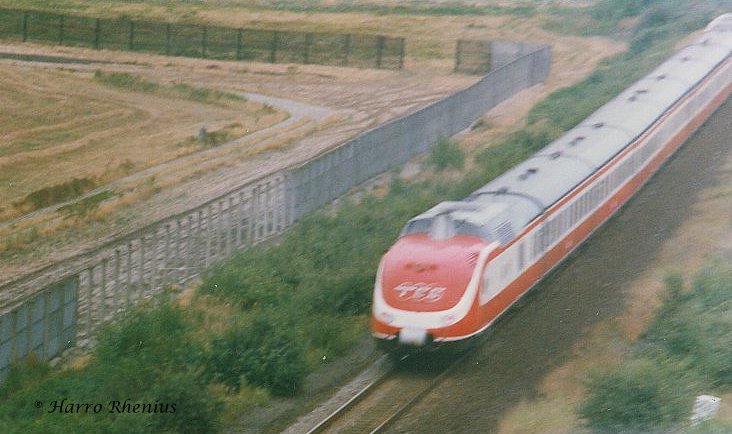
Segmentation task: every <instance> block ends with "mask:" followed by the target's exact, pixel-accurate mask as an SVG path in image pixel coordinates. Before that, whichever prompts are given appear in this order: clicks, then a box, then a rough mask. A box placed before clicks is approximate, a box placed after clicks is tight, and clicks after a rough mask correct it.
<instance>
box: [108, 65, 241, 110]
mask: <svg viewBox="0 0 732 434" xmlns="http://www.w3.org/2000/svg"><path fill="white" fill-rule="evenodd" d="M94 80H96V81H97V82H98V83H101V84H104V85H106V86H110V87H115V88H118V89H124V90H129V91H133V92H147V93H161V92H162V93H164V92H165V91H167V92H171V91H172V92H174V93H175V94H176V96H182V97H184V98H187V99H190V100H192V101H196V102H202V103H218V102H221V101H244V100H245V98H244V97H242V96H240V95H237V94H234V93H230V92H222V91H220V90H215V89H207V88H204V87H195V86H191V85H189V84H186V83H174V84H172V85H170V86H161V85H160V84H158V83H155V82H154V81H149V80H145V79H144V78H142V77H140V76H137V75H133V74H130V73H127V72H104V71H100V70H97V71H96V72H95V73H94Z"/></svg>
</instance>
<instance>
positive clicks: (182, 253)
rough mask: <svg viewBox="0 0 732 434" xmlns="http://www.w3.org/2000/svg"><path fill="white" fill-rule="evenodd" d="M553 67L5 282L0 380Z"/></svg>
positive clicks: (537, 56)
mask: <svg viewBox="0 0 732 434" xmlns="http://www.w3.org/2000/svg"><path fill="white" fill-rule="evenodd" d="M138 30H140V29H138ZM382 61H384V62H389V61H391V62H395V61H396V60H395V59H394V58H392V59H390V58H388V57H385V58H383V59H382ZM550 64H551V49H550V48H549V47H547V46H544V47H539V48H537V49H535V50H534V51H531V52H530V53H529V54H527V55H525V56H522V57H520V58H518V59H514V60H513V61H512V62H510V63H508V64H506V65H504V66H503V67H501V68H498V69H497V70H495V71H493V72H491V73H489V74H487V75H486V76H484V77H483V78H482V79H481V80H479V81H478V82H477V83H475V84H474V85H473V86H471V87H469V88H467V89H464V90H462V91H460V92H457V93H455V94H453V95H450V96H448V97H446V98H444V99H442V100H439V101H437V102H435V103H432V104H430V105H428V106H426V107H424V108H422V109H420V110H417V111H415V112H413V113H411V114H408V115H405V116H403V117H401V118H398V119H395V120H393V121H390V122H388V123H386V124H384V125H382V126H380V127H377V128H374V129H372V130H370V131H367V132H365V133H363V134H360V135H358V136H356V137H355V138H353V139H351V140H349V141H348V142H346V143H344V144H342V145H340V146H338V147H337V148H335V149H333V150H331V151H328V152H324V153H323V154H321V155H319V156H318V157H316V158H313V159H311V160H310V161H307V162H304V163H302V164H298V165H296V166H294V167H291V168H289V169H285V170H282V171H279V172H276V173H272V174H270V175H268V176H266V177H263V178H261V179H258V180H256V181H253V182H249V183H247V184H245V185H242V186H239V187H237V188H235V189H233V190H232V191H230V192H228V193H226V194H224V195H222V196H219V197H216V198H213V199H211V200H209V201H208V202H206V203H203V204H201V205H199V206H197V207H195V208H193V209H191V210H189V211H186V212H184V213H181V214H177V215H173V216H170V217H167V218H165V219H163V220H160V221H158V222H156V223H154V224H152V225H150V226H147V227H145V228H142V229H140V230H138V231H135V232H133V233H131V234H129V235H126V236H124V237H122V238H119V239H115V240H112V241H110V242H108V243H106V244H104V245H102V246H100V247H97V248H95V249H94V250H92V251H89V252H87V253H84V254H80V255H78V256H75V257H72V258H69V259H67V260H64V261H61V262H59V263H57V264H54V265H51V266H48V267H45V268H43V269H41V270H37V271H35V272H33V273H30V274H28V275H25V276H19V277H18V278H17V279H15V280H14V281H11V282H5V283H3V284H1V285H0V332H1V333H2V334H0V379H1V377H2V376H3V375H5V374H6V372H7V368H8V366H9V364H10V363H11V362H12V361H14V360H18V359H22V358H24V357H27V356H29V355H30V354H35V356H36V357H38V358H43V359H50V358H52V357H54V356H56V355H58V354H59V353H60V352H61V351H63V350H64V349H65V348H67V347H68V346H70V345H78V346H82V347H86V346H89V345H93V339H94V333H95V330H97V328H98V327H99V325H101V324H103V323H105V322H107V321H110V320H112V319H113V318H115V317H116V316H117V315H118V314H119V313H120V312H123V311H125V310H127V309H129V308H130V307H131V306H134V305H136V304H137V303H139V302H140V301H142V300H147V299H154V298H155V297H156V296H157V295H159V294H161V293H163V292H165V291H167V290H169V289H172V288H174V287H176V286H180V285H183V284H185V283H186V282H187V281H188V280H190V279H191V278H193V277H196V276H198V275H199V274H200V273H201V272H203V271H204V270H206V269H207V268H208V267H210V266H211V265H212V264H215V263H217V262H220V261H222V260H223V259H224V258H226V257H228V256H229V255H231V254H232V253H234V252H236V251H238V250H242V249H245V248H248V247H251V246H254V245H256V244H259V243H262V242H264V241H266V240H269V239H271V238H273V237H275V236H278V235H280V234H282V232H283V231H284V230H285V229H286V228H287V227H289V226H290V225H292V224H293V222H295V221H296V220H298V219H299V218H300V217H302V216H303V215H305V214H307V213H309V212H312V211H314V210H316V209H318V208H320V207H322V206H323V205H324V204H326V203H329V202H330V201H332V200H334V199H336V198H337V197H339V196H340V195H342V194H344V193H346V192H347V191H348V190H349V189H350V188H351V187H352V186H354V185H357V184H359V183H361V182H363V181H365V180H367V179H369V178H371V177H373V176H375V175H378V174H380V173H383V172H384V171H386V170H388V169H389V168H391V167H393V166H394V165H397V164H401V163H404V162H406V161H408V160H409V159H410V158H412V157H413V156H415V155H417V154H419V153H421V152H424V151H426V150H428V149H429V147H430V146H431V145H432V144H434V143H435V141H436V140H437V139H438V138H439V137H440V136H450V135H453V134H455V133H457V132H459V131H461V130H463V129H465V128H467V127H469V125H470V124H471V123H472V122H473V121H475V119H477V118H478V117H479V116H481V115H482V114H483V113H485V112H486V111H487V110H489V109H490V108H492V107H494V106H495V105H496V104H498V103H500V102H501V101H503V100H505V99H506V98H508V97H510V96H511V95H513V94H514V93H516V92H518V91H520V90H522V89H524V88H526V87H529V86H532V85H534V84H537V83H539V82H541V81H543V80H544V79H545V78H546V76H547V75H548V73H549V66H550ZM54 294H56V295H54ZM39 297H40V298H39ZM44 297H45V298H44ZM39 300H45V301H39ZM38 303H41V305H39V304H38ZM39 306H41V307H39ZM27 315H31V317H28V316H27ZM61 317H63V319H62V320H61V319H59V318H61ZM29 327H30V328H29ZM40 336H43V339H41V337H40Z"/></svg>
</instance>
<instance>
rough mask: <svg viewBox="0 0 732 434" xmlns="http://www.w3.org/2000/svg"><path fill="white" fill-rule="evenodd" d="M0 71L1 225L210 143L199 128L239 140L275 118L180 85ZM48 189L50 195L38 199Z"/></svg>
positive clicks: (7, 67) (8, 67) (16, 68)
mask: <svg viewBox="0 0 732 434" xmlns="http://www.w3.org/2000/svg"><path fill="white" fill-rule="evenodd" d="M0 69H2V79H0V97H1V98H2V99H3V100H4V101H7V102H8V104H4V105H3V108H2V109H0V122H2V123H3V126H4V128H3V133H2V144H0V204H2V205H0V216H2V219H3V220H7V219H9V218H13V217H16V216H18V215H20V214H23V213H25V212H29V211H33V210H34V209H37V208H40V207H44V206H48V205H52V204H53V202H54V201H63V200H68V199H71V198H73V194H71V195H69V194H64V191H67V190H68V191H69V193H81V192H82V191H74V189H73V188H71V187H72V186H70V185H69V184H71V183H73V180H74V179H77V180H85V181H86V183H85V188H84V190H89V189H91V188H93V187H95V186H99V185H104V184H107V183H109V182H112V181H115V180H117V179H119V178H121V177H123V176H127V175H130V174H132V173H135V172H139V171H142V170H144V169H147V168H149V167H153V166H156V165H159V164H161V163H164V162H166V161H170V160H172V159H175V158H177V157H180V156H183V155H187V154H190V153H193V152H196V151H198V150H200V149H202V148H203V147H205V146H210V143H209V144H206V143H199V142H198V140H197V136H198V132H199V129H200V128H201V127H204V126H205V127H207V128H208V129H209V130H210V131H212V132H214V131H219V130H230V133H231V136H232V137H238V136H241V135H243V134H244V133H245V132H246V131H256V130H259V129H261V128H264V127H267V126H270V125H272V124H274V123H276V122H278V121H280V120H282V119H283V118H284V115H283V114H282V113H276V112H275V111H274V110H272V109H271V108H268V107H264V106H263V105H261V104H257V103H252V102H248V101H246V100H244V99H243V98H232V97H229V98H226V97H222V96H221V95H218V94H216V95H214V94H212V92H211V91H205V90H203V89H201V90H199V91H198V94H196V92H194V91H193V90H194V88H193V87H191V86H190V85H187V84H184V83H180V84H178V85H176V86H169V87H166V86H163V85H158V84H156V83H153V82H145V81H141V80H139V79H138V80H137V81H135V80H134V77H133V76H131V75H124V74H119V75H116V76H115V75H103V74H99V73H98V74H96V76H95V75H93V74H85V73H74V72H66V71H49V70H44V69H41V68H32V67H31V68H29V67H24V66H20V65H12V64H2V65H0ZM114 77H117V78H116V81H115V78H114ZM125 79H126V80H127V81H126V82H125ZM206 94H208V95H206ZM172 106H174V107H175V110H170V108H171V107H172ZM223 138H226V137H223ZM65 186H66V187H68V188H64V187H65ZM54 188H55V190H54V191H56V194H55V195H52V196H55V197H49V198H47V199H42V198H41V197H42V196H43V192H44V190H53V189H54Z"/></svg>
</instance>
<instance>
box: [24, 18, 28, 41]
mask: <svg viewBox="0 0 732 434" xmlns="http://www.w3.org/2000/svg"><path fill="white" fill-rule="evenodd" d="M27 40H28V12H23V42H26V41H27Z"/></svg>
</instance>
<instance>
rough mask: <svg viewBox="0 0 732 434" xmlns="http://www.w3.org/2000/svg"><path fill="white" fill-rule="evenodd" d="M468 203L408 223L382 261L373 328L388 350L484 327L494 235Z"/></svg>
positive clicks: (428, 344)
mask: <svg viewBox="0 0 732 434" xmlns="http://www.w3.org/2000/svg"><path fill="white" fill-rule="evenodd" d="M478 210H479V208H477V207H475V206H474V205H473V204H471V203H469V202H444V203H441V204H439V205H438V206H436V207H435V208H433V209H431V210H430V211H428V212H426V213H424V214H421V215H419V216H417V217H415V218H413V219H412V220H410V221H409V223H407V225H406V226H405V227H404V229H403V230H402V233H401V235H400V237H399V239H398V240H397V242H396V243H395V244H394V245H393V246H392V247H391V248H390V249H389V250H388V251H387V252H386V254H385V255H384V257H383V258H382V260H381V263H380V265H379V269H378V272H377V277H376V285H375V290H374V305H373V317H372V328H373V332H374V336H376V337H377V338H379V340H380V342H381V344H382V345H383V346H384V347H385V348H386V349H396V348H400V349H404V348H409V347H415V348H422V347H428V348H435V347H438V346H440V344H441V343H444V342H450V341H455V340H461V339H464V338H466V337H468V336H470V335H473V334H475V332H476V331H477V330H478V329H479V328H480V321H479V319H478V315H477V311H476V308H477V307H476V303H475V301H476V297H477V294H478V291H479V288H480V284H481V271H482V268H483V267H482V265H481V264H483V263H484V262H485V258H486V257H487V255H488V253H489V252H490V251H491V250H492V246H493V243H491V242H490V241H489V239H490V234H488V233H486V232H485V228H484V226H481V225H480V224H479V222H478V221H476V220H477V219H476V217H477V216H476V215H475V213H476V212H477V211H478Z"/></svg>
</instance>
